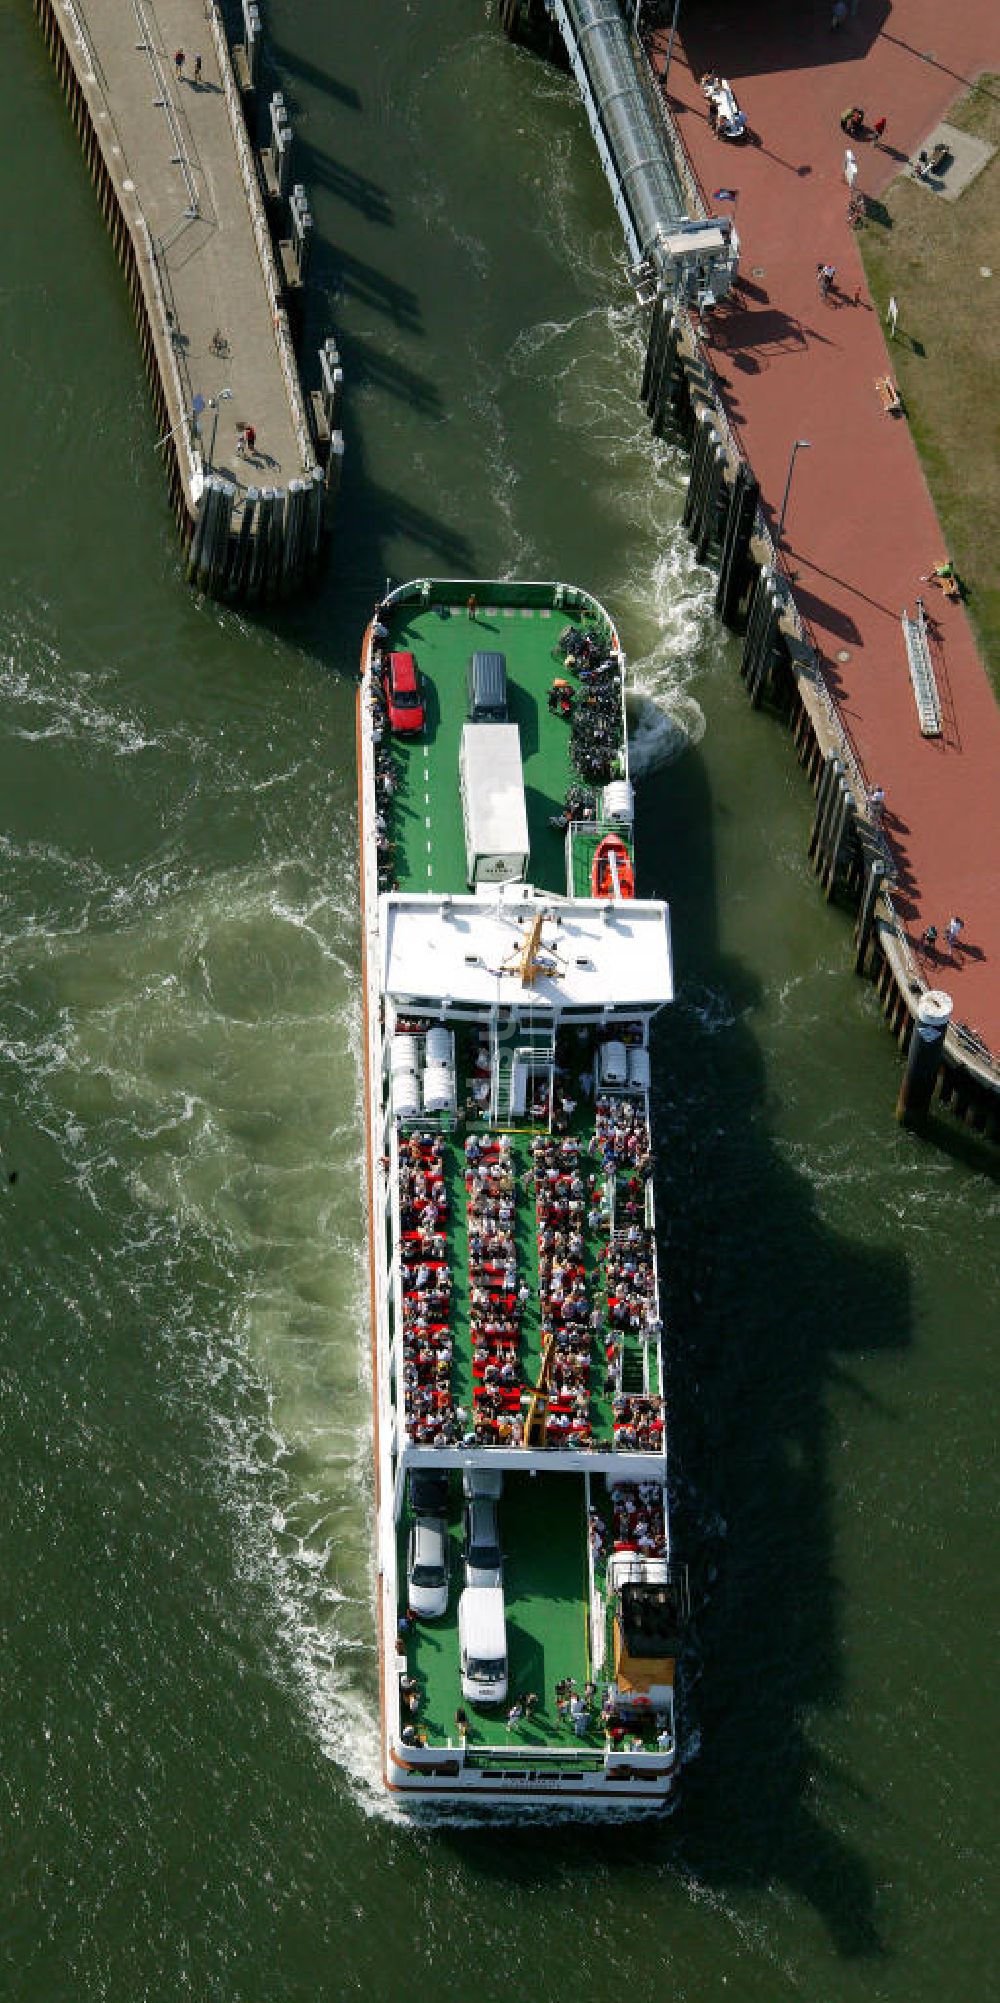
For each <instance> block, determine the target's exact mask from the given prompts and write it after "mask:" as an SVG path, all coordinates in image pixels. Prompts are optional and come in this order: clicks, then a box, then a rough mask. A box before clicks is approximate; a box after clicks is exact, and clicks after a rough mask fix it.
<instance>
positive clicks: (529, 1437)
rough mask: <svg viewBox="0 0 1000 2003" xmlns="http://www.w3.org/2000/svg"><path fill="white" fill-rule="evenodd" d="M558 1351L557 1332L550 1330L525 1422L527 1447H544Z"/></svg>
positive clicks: (525, 1442)
mask: <svg viewBox="0 0 1000 2003" xmlns="http://www.w3.org/2000/svg"><path fill="white" fill-rule="evenodd" d="M557 1354H558V1351H557V1349H556V1337H555V1330H554V1329H549V1331H548V1334H547V1337H546V1341H545V1347H544V1349H543V1350H542V1359H541V1365H540V1367H539V1372H538V1383H537V1384H535V1385H533V1386H532V1390H531V1398H530V1400H529V1402H528V1415H527V1418H526V1419H525V1421H524V1444H525V1446H526V1447H544V1445H545V1425H546V1420H547V1418H548V1411H549V1399H550V1398H551V1396H552V1390H551V1384H552V1370H553V1366H554V1364H555V1360H556V1356H557Z"/></svg>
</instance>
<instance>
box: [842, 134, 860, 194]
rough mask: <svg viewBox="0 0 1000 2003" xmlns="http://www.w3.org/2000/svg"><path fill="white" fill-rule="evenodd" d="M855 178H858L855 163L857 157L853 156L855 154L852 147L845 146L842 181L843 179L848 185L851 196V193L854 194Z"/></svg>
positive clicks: (856, 164) (856, 163)
mask: <svg viewBox="0 0 1000 2003" xmlns="http://www.w3.org/2000/svg"><path fill="white" fill-rule="evenodd" d="M857 178H858V162H857V156H856V155H855V153H854V150H853V148H852V147H850V146H845V148H844V179H845V181H846V182H847V185H848V187H849V188H850V190H851V192H852V194H853V192H854V184H855V182H856V180H857Z"/></svg>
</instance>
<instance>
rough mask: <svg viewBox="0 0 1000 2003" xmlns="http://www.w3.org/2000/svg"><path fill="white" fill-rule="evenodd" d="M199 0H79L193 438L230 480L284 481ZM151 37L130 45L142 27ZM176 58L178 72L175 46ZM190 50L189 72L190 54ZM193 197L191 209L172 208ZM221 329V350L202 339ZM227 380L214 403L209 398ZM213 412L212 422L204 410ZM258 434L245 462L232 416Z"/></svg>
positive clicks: (264, 341)
mask: <svg viewBox="0 0 1000 2003" xmlns="http://www.w3.org/2000/svg"><path fill="white" fill-rule="evenodd" d="M205 11H206V10H205V6H204V4H203V0H139V8H138V9H137V8H136V6H135V5H134V0H84V5H83V7H82V9H81V10H80V14H81V18H82V21H83V24H84V32H85V34H86V38H87V41H88V43H89V45H90V48H91V50H92V52H93V53H94V55H95V57H96V61H95V65H94V67H95V69H96V71H97V75H98V79H99V81H100V82H101V83H102V84H103V89H104V94H105V96H106V98H107V101H108V103H109V105H110V107H111V120H112V123H113V125H114V129H115V135H116V138H117V141H118V144H119V145H120V147H121V150H122V153H123V155H124V159H125V162H126V163H127V170H128V175H129V178H130V179H131V181H132V182H133V183H134V185H135V192H136V195H137V198H138V201H139V204H140V207H141V208H142V211H143V214H144V215H145V218H146V222H147V224H148V226H149V229H150V232H151V235H152V237H153V240H154V242H155V243H158V245H159V247H160V252H159V258H158V262H159V267H160V272H161V277H162V279H163V284H164V291H165V293H166V296H167V303H168V306H169V307H170V308H171V309H172V311H173V315H174V323H173V334H174V349H175V353H176V355H177V359H178V364H179V369H180V376H181V383H182V388H183V391H184V392H185V394H186V397H187V407H188V410H190V408H191V400H192V399H193V398H194V397H195V396H196V395H200V396H202V397H204V399H205V402H206V408H205V410H204V412H203V413H202V416H201V420H200V422H201V433H202V449H203V454H204V456H205V457H206V459H207V457H208V455H209V452H210V450H211V448H212V434H213V429H214V430H215V432H216V436H215V444H214V451H212V461H213V466H214V470H215V471H216V472H220V473H224V474H226V476H227V477H229V478H231V479H232V480H233V481H234V482H236V483H237V484H238V485H242V486H244V487H245V486H246V485H247V484H248V483H251V482H253V483H254V484H256V485H261V484H266V485H269V486H274V487H284V486H287V483H288V481H289V479H292V478H295V477H297V476H298V475H299V473H300V472H301V467H302V454H301V451H300V444H299V439H298V437H297V435H296V430H295V425H294V422H293V415H292V410H291V408H290V404H289V397H288V392H287V388H286V384H285V379H284V377H283V375H282V371H281V366H280V362H279V357H278V349H277V345H276V341H275V323H274V314H273V311H272V307H271V303H270V300H269V298H268V294H267V291H266V287H265V281H264V276H263V272H262V269H261V263H260V259H259V256H258V251H257V244H256V240H255V237H254V232H253V227H252V223H251V216H250V210H249V207H248V203H247V195H246V190H245V186H244V182H243V178H242V174H241V171H240V165H239V160H238V158H237V154H236V148H235V145H234V141H233V133H232V128H231V124H230V116H229V110H228V107H227V104H226V98H225V95H224V92H223V88H222V79H221V77H220V74H219V68H218V64H217V62H216V55H215V46H214V43H213V39H212V35H211V31H210V28H209V25H208V23H207V21H206V18H205ZM142 23H145V24H146V25H147V26H148V28H149V30H150V44H151V47H144V46H142V26H141V24H142ZM178 49H183V50H184V52H185V56H186V61H185V64H184V67H183V70H182V71H181V72H180V74H178V72H177V68H176V65H175V63H174V55H175V52H176V51H177V50H178ZM196 56H200V57H201V59H202V76H201V80H200V82H198V83H196V82H195V81H194V61H195V57H196ZM192 207H197V210H198V214H197V216H196V217H191V216H190V215H186V213H185V211H188V210H190V209H191V208H192ZM217 329H218V330H220V331H221V333H222V334H223V335H224V337H225V340H226V342H227V344H228V346H227V352H225V353H223V354H216V353H213V351H212V338H213V335H214V334H215V332H216V330H217ZM224 389H231V390H232V392H233V394H232V397H231V398H228V399H224V400H222V401H220V402H219V403H218V405H217V412H213V411H212V410H211V409H210V408H208V407H207V406H208V399H209V398H218V397H219V392H220V391H221V390H224ZM216 415H217V420H218V422H217V426H216V424H215V418H216ZM247 423H250V424H252V425H253V426H254V428H255V430H256V433H257V446H256V453H255V455H254V457H253V459H252V460H251V461H247V460H244V459H241V458H239V457H238V456H237V453H236V442H237V427H238V426H239V425H241V424H247Z"/></svg>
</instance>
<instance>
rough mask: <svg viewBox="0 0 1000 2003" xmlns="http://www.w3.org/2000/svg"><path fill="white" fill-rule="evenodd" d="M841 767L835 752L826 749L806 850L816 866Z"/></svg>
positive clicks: (820, 853) (824, 837)
mask: <svg viewBox="0 0 1000 2003" xmlns="http://www.w3.org/2000/svg"><path fill="white" fill-rule="evenodd" d="M843 769H844V767H843V765H842V763H841V760H840V759H839V758H838V757H837V754H836V752H835V751H828V752H827V754H826V758H825V759H824V762H823V770H822V772H821V774H820V781H819V785H818V786H817V788H816V813H815V817H814V819H813V824H812V833H811V835H810V836H809V847H808V849H807V851H806V853H807V855H808V856H809V859H810V861H811V862H815V863H816V864H817V867H818V859H819V857H820V856H821V855H822V853H823V845H824V842H825V839H826V826H827V821H828V820H829V816H830V808H831V806H832V803H833V799H834V796H835V794H836V790H837V780H838V778H839V777H840V774H841V772H842V771H843Z"/></svg>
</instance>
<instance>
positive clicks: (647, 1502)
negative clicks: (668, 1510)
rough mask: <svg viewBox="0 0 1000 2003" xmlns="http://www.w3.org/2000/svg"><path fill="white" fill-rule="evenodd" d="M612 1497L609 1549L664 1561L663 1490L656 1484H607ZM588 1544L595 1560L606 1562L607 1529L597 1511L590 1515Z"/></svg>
mask: <svg viewBox="0 0 1000 2003" xmlns="http://www.w3.org/2000/svg"><path fill="white" fill-rule="evenodd" d="M608 1487H609V1493H610V1496H611V1536H610V1542H611V1548H612V1550H614V1551H635V1552H637V1553H638V1554H639V1556H640V1557H643V1558H664V1557H665V1556H666V1552H667V1531H666V1521H665V1516H664V1508H663V1489H662V1487H661V1486H660V1484H659V1482H655V1481H640V1482H634V1481H615V1482H609V1484H608ZM589 1524H590V1542H591V1546H592V1549H593V1552H594V1557H595V1559H605V1560H606V1559H607V1557H608V1556H609V1552H608V1541H609V1539H608V1528H607V1524H606V1523H605V1520H604V1517H603V1516H602V1515H601V1512H600V1510H599V1509H593V1508H592V1509H591V1511H590V1516H589Z"/></svg>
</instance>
